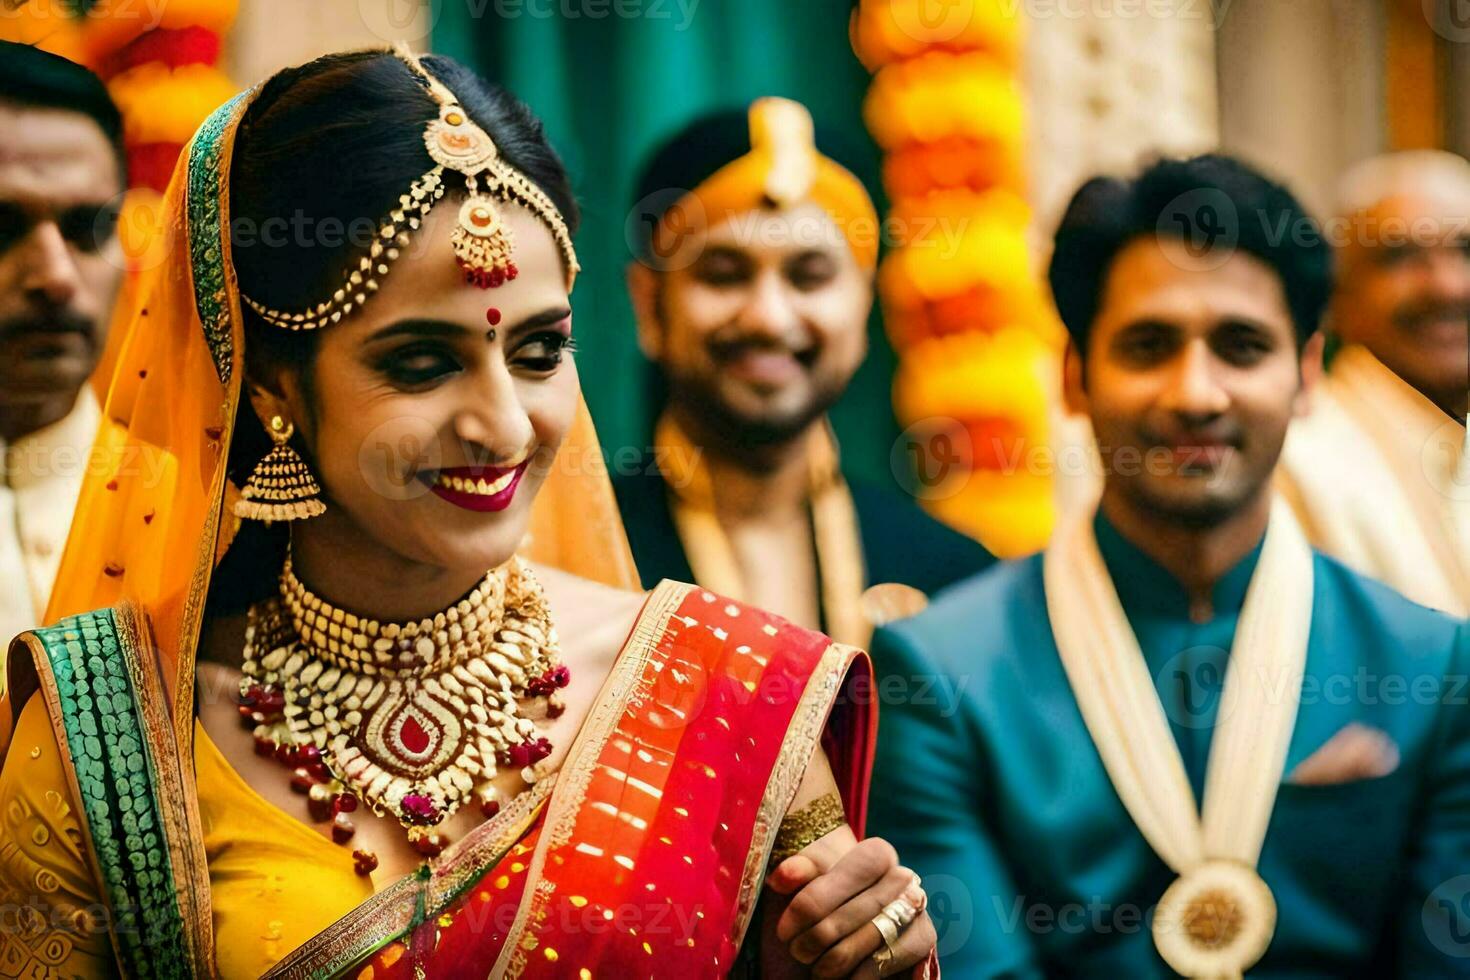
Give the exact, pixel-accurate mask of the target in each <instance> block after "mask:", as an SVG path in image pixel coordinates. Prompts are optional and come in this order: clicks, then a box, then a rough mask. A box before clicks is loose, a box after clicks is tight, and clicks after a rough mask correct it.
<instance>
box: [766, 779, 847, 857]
mask: <svg viewBox="0 0 1470 980" xmlns="http://www.w3.org/2000/svg"><path fill="white" fill-rule="evenodd" d="M846 822H847V814H846V812H845V811H844V810H843V809H842V797H840V796H838V795H837V794H836V793H827V794H825V795H823V796H819V797H817V798H816V799H815V800H812V801H811V802H810V803H808V804H807V805H806V806H804V807H802V808H801V809H800V810H795V811H793V812H791V813H788V814H787V815H786V819H785V820H782V821H781V829H780V830H778V831H776V847H775V849H774V850H772V851H771V865H772V867H774V866H775V865H778V864H780V863H781V862H782V861H784V860H786V859H787V858H789V857H791V856H792V855H793V854H798V853H800V852H801V851H802V850H803V849H804V848H805V847H806V846H807V845H808V844H810V843H812V842H813V841H815V840H818V839H820V838H822V837H826V836H827V835H828V834H830V833H831V832H832V831H834V830H836V829H837V828H838V827H841V826H842V825H843V824H844V823H846Z"/></svg>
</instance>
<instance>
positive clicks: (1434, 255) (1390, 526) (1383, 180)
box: [1279, 151, 1470, 616]
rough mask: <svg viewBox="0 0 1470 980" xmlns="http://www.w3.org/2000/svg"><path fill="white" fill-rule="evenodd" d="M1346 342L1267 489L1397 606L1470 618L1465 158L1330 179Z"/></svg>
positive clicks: (1409, 156) (1469, 181) (1438, 155)
mask: <svg viewBox="0 0 1470 980" xmlns="http://www.w3.org/2000/svg"><path fill="white" fill-rule="evenodd" d="M1329 231H1330V234H1329V236H1328V237H1329V240H1330V241H1332V243H1333V244H1334V245H1335V246H1337V248H1336V253H1337V258H1338V264H1339V284H1338V287H1337V291H1336V294H1335V295H1334V297H1333V300H1332V304H1331V306H1330V308H1329V313H1328V328H1329V329H1330V330H1331V331H1332V332H1333V333H1334V334H1336V337H1337V339H1338V340H1340V341H1341V342H1342V344H1343V347H1342V349H1341V350H1339V351H1338V352H1337V354H1336V356H1335V357H1334V358H1332V360H1331V363H1330V367H1329V371H1328V375H1327V379H1326V383H1325V384H1324V385H1323V386H1322V389H1323V390H1321V391H1320V392H1319V393H1318V397H1317V400H1316V403H1315V406H1314V409H1313V412H1312V414H1311V415H1310V416H1308V417H1306V418H1303V419H1300V420H1298V421H1297V422H1296V423H1294V425H1293V426H1292V431H1291V434H1290V436H1289V438H1288V439H1287V443H1286V449H1285V453H1284V455H1283V456H1282V467H1281V469H1280V471H1279V476H1280V481H1279V485H1280V487H1281V489H1282V491H1283V493H1284V494H1285V496H1286V497H1287V499H1288V500H1289V501H1290V502H1291V503H1292V506H1293V508H1294V509H1295V510H1296V513H1297V516H1298V517H1299V518H1300V520H1301V522H1302V525H1303V526H1304V527H1305V529H1306V531H1307V534H1308V536H1309V537H1311V539H1312V542H1313V544H1315V545H1317V546H1318V547H1320V548H1322V549H1323V550H1324V551H1326V552H1328V553H1329V554H1331V555H1332V556H1333V557H1335V558H1338V559H1340V560H1342V561H1343V562H1345V563H1347V564H1349V565H1351V566H1353V567H1354V568H1356V569H1357V570H1359V571H1361V572H1364V573H1365V574H1368V575H1371V576H1373V577H1375V578H1378V579H1381V580H1383V581H1384V582H1387V583H1388V584H1389V585H1391V586H1393V587H1394V588H1395V589H1398V590H1399V591H1400V592H1402V593H1404V594H1405V595H1407V596H1408V597H1409V598H1411V599H1414V600H1416V601H1418V602H1421V603H1424V604H1425V605H1428V606H1434V607H1436V608H1439V609H1444V610H1446V611H1448V612H1452V613H1455V614H1457V615H1461V616H1464V615H1467V614H1470V452H1467V451H1466V436H1465V416H1466V411H1467V391H1470V326H1467V324H1470V163H1467V162H1466V161H1465V160H1464V159H1463V158H1461V157H1458V156H1455V155H1454V154H1451V153H1442V152H1437V151H1419V152H1408V153H1393V154H1388V155H1386V156H1382V157H1376V158H1374V159H1371V160H1368V161H1366V162H1364V163H1362V164H1359V165H1358V166H1357V167H1355V168H1354V169H1353V170H1352V171H1350V172H1349V173H1348V174H1347V175H1346V177H1345V178H1344V179H1343V181H1342V186H1341V188H1340V191H1339V202H1338V220H1337V221H1336V222H1334V223H1333V224H1332V225H1331V226H1329Z"/></svg>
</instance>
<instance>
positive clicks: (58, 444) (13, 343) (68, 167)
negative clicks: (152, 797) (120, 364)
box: [0, 42, 126, 687]
mask: <svg viewBox="0 0 1470 980" xmlns="http://www.w3.org/2000/svg"><path fill="white" fill-rule="evenodd" d="M125 187H126V179H125V166H124V160H123V154H122V122H121V119H120V117H119V116H118V111H117V108H116V107H115V106H114V105H113V103H112V101H111V99H110V98H109V97H108V95H107V89H106V88H105V87H104V86H103V84H102V82H101V80H99V79H98V78H97V77H96V76H95V75H93V74H92V73H91V72H89V71H87V70H86V69H84V68H82V67H80V66H79V65H76V64H73V63H72V62H69V61H66V60H65V59H63V58H58V57H56V56H55V55H51V54H47V53H45V52H43V51H40V50H37V49H35V48H31V47H29V46H26V45H21V44H12V43H9V42H0V450H3V455H0V641H3V642H4V643H7V644H8V643H9V641H10V639H11V637H13V636H14V635H15V634H17V633H19V632H21V631H23V630H27V629H30V628H31V627H34V626H36V625H38V624H40V623H41V622H42V617H43V614H44V612H45V609H46V602H47V599H48V598H49V596H50V593H51V587H52V584H53V582H54V579H55V577H56V569H57V566H58V564H59V563H60V561H61V552H62V548H63V546H64V545H65V544H66V536H67V529H68V528H69V526H70V524H71V517H72V511H73V510H74V509H75V507H76V501H77V495H78V493H79V492H80V489H81V482H82V477H83V476H84V475H85V473H86V470H87V466H88V462H89V457H90V453H91V449H92V441H93V439H94V437H95V436H96V433H97V426H98V420H99V417H100V412H99V410H98V406H97V401H96V398H95V397H94V395H93V394H92V391H91V388H90V387H89V385H88V384H87V381H88V378H89V377H90V376H91V374H92V373H93V371H94V369H95V368H96V366H97V361H98V358H99V356H100V355H101V353H102V349H103V346H104V344H105V343H106V339H107V327H108V321H109V318H110V316H111V313H112V306H113V302H114V300H115V299H116V296H117V290H118V286H119V284H120V283H121V280H122V272H123V267H124V261H123V256H122V250H121V247H120V245H119V243H118V238H117V234H116V224H117V211H118V205H119V202H120V199H121V195H122V192H123V190H124V188H125ZM3 684H4V680H3V678H0V687H3Z"/></svg>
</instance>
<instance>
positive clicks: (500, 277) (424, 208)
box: [241, 45, 581, 330]
mask: <svg viewBox="0 0 1470 980" xmlns="http://www.w3.org/2000/svg"><path fill="white" fill-rule="evenodd" d="M394 54H395V55H396V56H397V57H398V58H399V59H401V60H402V61H403V63H404V64H405V65H407V66H408V69H409V71H411V72H412V73H413V75H414V77H415V79H417V80H418V82H419V83H420V84H421V85H423V86H424V88H425V89H426V90H427V91H428V93H429V94H430V95H431V96H433V98H434V101H435V102H436V103H438V106H439V113H438V115H437V116H436V117H435V118H434V119H431V120H430V121H429V123H428V125H427V126H426V127H425V129H424V147H425V149H427V150H428V153H429V157H430V159H432V160H433V161H434V166H433V168H432V169H431V170H429V171H428V172H427V173H425V174H424V175H423V176H422V177H420V178H419V179H418V180H415V181H414V182H413V184H412V185H411V186H410V187H409V189H408V193H406V194H402V195H400V196H399V198H398V206H397V207H396V208H394V209H393V210H392V211H391V212H389V214H388V215H387V217H386V218H384V220H383V223H382V225H381V226H380V227H379V229H378V235H377V237H376V238H375V239H374V240H373V243H372V245H371V246H370V247H369V248H368V251H367V254H366V255H363V256H361V257H360V258H359V259H358V261H357V263H356V264H355V265H352V266H349V267H348V268H347V269H346V270H345V271H344V272H343V274H342V279H343V281H342V285H341V286H339V287H338V288H337V289H336V291H335V292H333V293H332V295H331V296H330V297H328V298H326V299H324V300H322V301H321V302H319V303H317V304H315V305H313V306H310V307H307V308H306V309H304V310H295V311H287V310H278V309H274V308H272V307H269V306H266V305H265V304H263V303H260V302H258V301H256V300H254V299H252V298H251V297H249V296H245V295H243V294H242V295H241V299H243V300H244V302H245V304H246V305H247V306H249V307H250V308H251V309H252V310H254V311H255V312H256V313H257V314H259V315H260V317H261V318H262V319H264V320H265V321H266V322H267V323H270V324H271V325H273V326H277V327H283V328H285V329H288V330H315V329H318V328H320V327H326V326H330V325H332V324H334V323H337V322H339V321H341V319H342V318H343V317H345V316H347V315H348V314H350V313H351V312H352V311H353V310H355V309H358V308H360V307H361V306H362V305H363V304H364V303H366V302H367V300H368V297H370V296H371V295H372V294H373V293H375V292H377V291H378V288H379V286H380V285H381V282H382V279H383V277H384V276H386V275H387V274H388V272H389V270H390V269H391V268H392V265H393V263H394V262H395V261H397V259H398V258H399V257H400V256H401V255H402V253H403V250H404V249H406V248H407V247H408V245H409V242H410V240H411V239H410V234H411V233H412V232H415V231H418V230H419V227H420V226H421V225H422V223H423V219H424V218H425V217H427V216H428V214H429V211H430V210H431V209H432V208H433V207H434V205H435V204H436V203H437V202H438V201H439V200H440V199H441V198H442V197H443V196H444V172H445V171H446V170H452V171H454V172H455V173H458V174H460V175H462V176H463V178H464V183H465V190H466V192H467V194H468V196H467V198H466V199H465V201H464V203H463V204H461V205H460V209H459V216H458V220H457V221H456V222H455V227H454V231H453V232H452V233H451V234H450V245H451V246H452V247H453V249H454V258H455V261H456V262H457V263H458V264H459V267H460V269H461V270H462V272H463V273H464V278H465V281H466V282H468V283H471V284H473V285H476V286H479V287H480V288H482V289H493V288H495V287H497V286H502V285H504V284H505V283H507V282H509V281H510V280H512V279H514V278H516V276H517V275H518V274H519V272H520V270H519V269H517V268H516V264H515V261H514V260H513V255H514V252H515V236H514V235H513V234H512V232H511V228H510V226H509V225H508V224H507V223H506V221H505V216H504V214H503V213H502V211H501V209H500V208H499V207H497V202H499V203H501V204H505V203H515V204H519V205H521V206H522V207H525V208H526V209H527V210H529V211H531V213H533V214H535V215H536V216H537V217H538V218H540V219H541V221H542V223H543V224H545V225H546V227H547V228H548V229H549V230H550V231H551V235H552V237H553V238H554V239H555V240H556V244H557V246H558V247H559V248H560V249H561V253H562V257H563V259H565V261H566V266H567V288H568V289H569V290H570V289H571V286H572V283H573V281H574V280H575V279H576V276H577V272H578V271H579V270H580V269H581V266H580V265H579V264H578V262H577V252H576V249H575V248H573V246H572V236H571V232H570V231H569V230H568V229H567V225H566V221H565V220H564V219H563V218H562V215H561V212H560V211H558V210H557V207H556V205H555V204H554V203H552V200H551V198H550V197H548V196H547V195H546V193H545V192H544V191H542V190H541V188H540V187H537V186H536V184H535V183H534V182H532V181H531V179H530V178H529V177H527V176H526V175H525V174H523V173H521V172H520V171H519V170H517V169H516V168H515V167H513V166H512V165H511V164H510V163H508V162H506V160H505V159H504V158H503V157H501V155H500V150H499V149H498V148H497V147H496V145H495V141H494V140H492V139H491V138H490V135H489V134H488V133H486V132H485V131H484V130H483V129H481V128H480V127H479V126H478V125H477V124H476V123H475V122H474V120H472V119H471V118H470V117H469V113H467V112H466V111H465V110H464V107H463V106H461V105H460V102H459V99H458V98H456V97H455V95H454V93H453V92H451V91H450V90H449V88H448V87H447V86H446V85H444V83H443V82H441V81H439V80H438V79H437V78H435V77H434V76H433V75H431V74H429V72H428V70H427V69H426V68H425V67H424V66H423V64H422V63H421V62H420V61H419V59H418V58H417V57H416V56H415V55H414V54H413V53H412V52H410V51H409V50H408V49H407V47H404V46H402V45H400V46H398V47H397V48H395V49H394Z"/></svg>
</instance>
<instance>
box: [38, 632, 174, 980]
mask: <svg viewBox="0 0 1470 980" xmlns="http://www.w3.org/2000/svg"><path fill="white" fill-rule="evenodd" d="M34 634H35V636H36V637H37V638H39V639H40V641H41V643H42V645H43V646H44V648H45V650H46V655H47V658H48V660H49V661H50V664H51V671H52V674H53V675H54V677H55V680H56V689H57V693H58V697H59V700H60V707H61V716H62V722H63V725H64V726H65V729H66V740H67V747H68V749H69V751H70V753H71V757H72V760H73V762H74V763H75V767H76V776H77V785H78V787H79V788H80V790H81V796H82V799H81V804H82V808H83V810H84V811H85V816H86V819H87V829H88V831H89V833H90V836H91V839H92V845H93V848H94V850H95V852H96V855H97V860H98V863H99V864H100V865H101V869H102V874H103V884H104V886H105V887H106V889H107V897H108V899H109V904H110V906H111V909H112V916H113V921H112V930H113V934H114V935H115V936H116V937H117V940H118V946H119V948H120V949H121V951H122V957H123V961H124V962H123V966H124V968H125V970H126V972H127V975H128V976H130V977H162V978H172V977H180V978H183V977H188V976H190V962H191V961H190V955H189V949H188V946H187V944H186V942H185V937H184V923H183V918H182V916H181V915H180V912H179V907H178V900H177V888H176V886H175V884H174V876H173V868H172V865H171V862H170V859H169V854H168V849H167V846H166V844H165V841H164V838H163V832H162V800H161V799H160V798H159V793H158V786H157V784H156V782H155V781H154V778H153V772H152V768H151V764H150V759H149V757H148V748H147V744H146V741H145V740H144V737H143V732H142V727H141V724H140V718H139V712H138V704H137V701H136V699H135V697H134V694H133V689H132V683H131V681H130V679H129V675H128V665H127V662H126V660H125V659H124V658H125V656H126V654H125V652H124V650H123V648H122V644H121V642H120V640H119V637H118V630H117V623H116V620H115V619H114V617H113V613H112V611H111V610H101V611H98V612H90V613H84V614H82V615H80V616H72V617H68V618H67V619H63V620H62V621H61V622H59V623H57V624H56V625H55V626H51V627H47V628H45V629H38V630H35V631H34Z"/></svg>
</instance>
